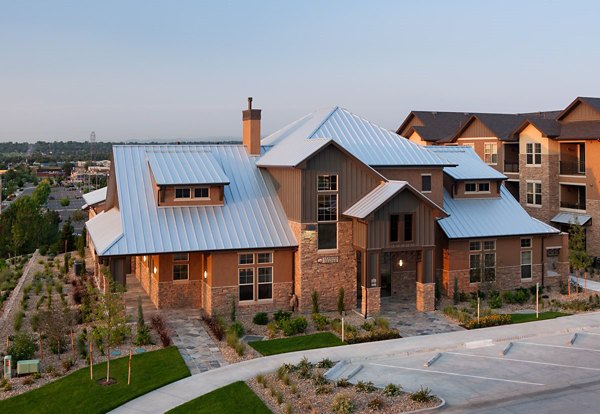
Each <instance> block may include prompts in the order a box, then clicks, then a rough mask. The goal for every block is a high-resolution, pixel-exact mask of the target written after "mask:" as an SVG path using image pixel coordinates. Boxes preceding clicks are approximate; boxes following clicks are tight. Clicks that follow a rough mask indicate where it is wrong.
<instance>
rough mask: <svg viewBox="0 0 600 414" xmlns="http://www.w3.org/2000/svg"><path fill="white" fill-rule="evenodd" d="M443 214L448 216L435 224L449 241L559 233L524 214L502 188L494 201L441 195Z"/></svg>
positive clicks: (447, 194) (502, 187) (446, 194)
mask: <svg viewBox="0 0 600 414" xmlns="http://www.w3.org/2000/svg"><path fill="white" fill-rule="evenodd" d="M444 210H445V211H446V212H447V213H448V214H449V215H450V216H449V217H446V218H443V219H440V220H438V223H439V224H440V227H441V228H442V230H443V231H444V233H446V236H448V238H449V239H465V238H480V237H503V236H525V235H537V234H558V233H560V231H559V230H557V229H555V228H554V227H552V226H549V225H547V224H545V223H542V222H541V221H539V220H537V219H535V218H533V217H531V216H530V215H529V214H527V212H526V211H525V210H524V209H523V207H521V205H520V204H519V202H518V201H517V200H515V198H514V197H513V196H512V195H511V194H510V192H509V191H508V190H507V189H506V187H505V186H501V187H500V197H496V198H477V199H474V198H462V199H459V198H452V197H451V196H450V194H449V193H448V192H446V191H445V192H444Z"/></svg>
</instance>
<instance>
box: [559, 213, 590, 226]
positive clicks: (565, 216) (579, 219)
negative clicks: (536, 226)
mask: <svg viewBox="0 0 600 414" xmlns="http://www.w3.org/2000/svg"><path fill="white" fill-rule="evenodd" d="M591 219H592V216H590V215H587V214H579V213H569V212H560V213H558V214H557V215H556V216H554V217H553V218H552V220H550V221H551V222H553V223H559V224H574V223H577V224H579V225H580V226H585V225H586V224H587V223H588V221H590V220H591Z"/></svg>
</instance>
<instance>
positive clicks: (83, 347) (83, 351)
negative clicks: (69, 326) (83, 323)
mask: <svg viewBox="0 0 600 414" xmlns="http://www.w3.org/2000/svg"><path fill="white" fill-rule="evenodd" d="M86 339H87V332H86V331H85V330H84V331H83V332H81V333H80V334H79V335H77V341H76V342H77V352H79V356H80V357H81V359H86V358H87V357H88V346H87V343H86Z"/></svg>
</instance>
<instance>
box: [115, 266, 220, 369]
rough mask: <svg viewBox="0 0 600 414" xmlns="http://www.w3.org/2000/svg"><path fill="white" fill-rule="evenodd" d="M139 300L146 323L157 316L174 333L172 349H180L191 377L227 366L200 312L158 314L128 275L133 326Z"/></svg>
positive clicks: (180, 311)
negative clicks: (173, 346) (173, 347)
mask: <svg viewBox="0 0 600 414" xmlns="http://www.w3.org/2000/svg"><path fill="white" fill-rule="evenodd" d="M138 297H141V298H142V310H143V312H144V319H145V320H146V322H147V323H150V320H151V319H152V316H154V315H156V314H157V313H160V314H161V315H162V316H163V317H164V318H165V320H166V321H167V323H168V324H169V327H170V328H171V329H172V330H173V335H172V338H171V339H172V340H173V345H175V346H176V347H177V349H179V353H180V354H181V357H182V358H183V360H184V361H185V363H186V365H187V366H188V368H189V369H190V372H191V373H192V375H193V374H199V373H201V372H206V371H208V370H210V369H214V368H219V367H221V366H224V365H227V362H225V360H224V359H223V355H222V354H221V351H220V350H219V348H218V347H217V345H216V344H215V341H213V339H212V337H211V336H210V335H209V334H208V332H207V331H206V329H205V327H204V323H202V318H201V316H200V311H199V310H198V309H172V310H163V309H161V310H157V309H156V307H155V306H154V304H153V303H152V301H151V300H150V298H149V297H148V295H147V294H146V292H145V291H144V290H143V289H142V286H141V285H140V282H138V280H137V279H136V278H135V276H133V275H127V292H126V293H125V306H126V308H127V313H128V314H129V315H130V316H131V320H132V321H133V322H135V321H136V320H137V304H138Z"/></svg>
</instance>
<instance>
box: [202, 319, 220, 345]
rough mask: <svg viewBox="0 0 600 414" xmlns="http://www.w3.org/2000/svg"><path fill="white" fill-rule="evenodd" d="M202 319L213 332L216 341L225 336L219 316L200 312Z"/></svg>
mask: <svg viewBox="0 0 600 414" xmlns="http://www.w3.org/2000/svg"><path fill="white" fill-rule="evenodd" d="M202 320H203V321H204V323H206V324H207V325H208V328H209V329H210V331H211V332H212V333H213V335H214V336H215V338H216V339H217V341H222V340H223V337H224V336H225V329H223V325H224V324H222V323H221V322H220V320H219V317H218V316H216V315H212V316H209V315H208V314H207V313H202Z"/></svg>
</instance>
